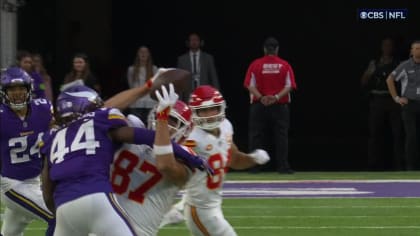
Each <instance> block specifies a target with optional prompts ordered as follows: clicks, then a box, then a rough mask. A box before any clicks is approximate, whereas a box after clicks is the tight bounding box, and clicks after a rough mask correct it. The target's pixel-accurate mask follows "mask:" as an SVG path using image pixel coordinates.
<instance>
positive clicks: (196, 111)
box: [184, 85, 270, 236]
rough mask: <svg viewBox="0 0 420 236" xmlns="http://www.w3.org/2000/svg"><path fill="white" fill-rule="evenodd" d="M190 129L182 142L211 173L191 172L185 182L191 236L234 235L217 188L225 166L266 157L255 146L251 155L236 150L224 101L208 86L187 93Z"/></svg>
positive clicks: (260, 161)
mask: <svg viewBox="0 0 420 236" xmlns="http://www.w3.org/2000/svg"><path fill="white" fill-rule="evenodd" d="M189 106H190V108H191V110H192V120H193V123H194V128H193V130H192V132H191V134H190V136H189V137H188V140H187V141H186V142H185V144H186V145H187V146H189V147H191V148H192V149H193V150H194V151H195V152H196V153H197V154H198V155H199V156H202V157H204V158H206V159H207V161H208V163H209V165H210V166H211V167H212V168H213V170H214V175H213V176H207V175H205V174H203V173H200V172H195V173H194V174H193V176H192V177H191V178H190V180H189V181H188V182H187V184H186V187H185V189H186V196H185V201H186V203H185V209H184V216H185V219H186V223H187V226H188V228H189V230H190V231H191V233H192V234H193V235H212V236H213V235H216V236H230V235H236V233H235V231H234V229H233V228H232V226H231V225H230V224H229V222H228V221H226V219H225V218H224V216H223V212H222V206H221V205H222V195H221V190H222V187H223V182H224V178H225V174H226V171H227V169H228V168H233V169H246V168H249V167H252V166H254V165H256V164H260V165H261V164H264V163H266V162H267V161H269V159H270V157H269V156H268V154H267V152H266V151H264V150H261V149H257V150H255V151H254V152H252V153H251V154H245V153H243V152H241V151H239V150H238V148H237V147H236V145H235V144H234V142H233V128H232V124H231V123H230V122H229V120H228V119H226V118H225V108H226V104H225V100H224V98H223V96H222V95H221V94H220V92H219V91H218V90H216V89H215V88H214V87H212V86H208V85H203V86H199V87H197V88H196V89H195V90H194V91H193V93H192V94H191V97H190V101H189Z"/></svg>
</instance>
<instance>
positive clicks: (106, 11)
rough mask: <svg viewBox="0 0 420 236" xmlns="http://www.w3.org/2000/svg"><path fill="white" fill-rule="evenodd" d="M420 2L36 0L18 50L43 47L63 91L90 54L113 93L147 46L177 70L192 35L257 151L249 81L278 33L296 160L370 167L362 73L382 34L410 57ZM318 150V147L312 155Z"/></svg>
mask: <svg viewBox="0 0 420 236" xmlns="http://www.w3.org/2000/svg"><path fill="white" fill-rule="evenodd" d="M419 5H420V3H419V2H417V1H398V2H397V1H380V2H379V1H331V2H328V1H312V2H307V1H305V2H304V1H293V2H282V1H279V2H274V1H273V2H269V1H258V2H252V3H251V2H250V3H244V2H232V1H224V2H222V3H219V2H214V1H167V2H165V1H111V0H90V1H82V0H74V1H54V0H45V1H35V0H27V1H26V4H25V6H23V7H21V8H20V9H19V14H18V48H19V49H27V50H30V51H38V52H41V53H42V54H43V55H44V56H45V60H46V65H47V68H48V70H49V72H50V73H51V75H52V77H53V79H54V86H55V88H56V89H57V88H58V86H59V85H60V83H61V81H62V79H63V77H64V74H65V73H66V72H67V71H68V70H69V69H70V60H71V57H72V55H73V53H75V52H78V51H84V52H86V53H88V55H90V59H91V62H92V64H93V66H92V67H93V71H94V72H95V73H96V74H97V76H98V77H99V78H100V80H101V84H102V86H103V87H104V96H105V97H107V96H110V95H112V94H114V93H116V92H119V91H121V90H122V89H124V88H125V70H126V68H127V66H128V65H129V64H131V63H132V60H133V58H134V54H135V51H136V49H137V47H138V46H140V45H143V44H146V45H148V46H149V47H150V48H151V50H152V53H153V57H154V60H155V63H156V64H157V65H159V66H164V67H171V66H174V65H175V63H176V57H177V56H178V55H180V54H181V53H183V52H184V51H185V50H186V48H185V39H186V37H187V35H188V33H190V32H192V31H196V32H198V33H199V34H201V36H202V38H203V39H204V40H205V46H204V50H205V51H208V52H210V53H211V54H213V55H214V57H215V61H216V66H217V69H218V73H219V77H220V82H221V87H222V92H223V94H224V96H225V98H226V100H227V102H228V110H227V114H228V117H229V118H230V120H231V121H232V123H233V124H234V126H235V131H236V139H235V142H236V143H237V144H238V146H239V147H240V148H241V149H243V150H247V123H248V94H247V91H246V90H245V89H244V88H243V86H242V82H243V77H244V74H245V70H246V68H247V66H248V64H249V63H250V62H251V60H253V59H255V58H256V57H259V56H261V55H262V41H263V40H264V38H265V37H267V36H269V35H274V36H275V37H277V38H278V40H279V41H280V52H279V54H280V56H281V57H283V58H285V59H286V60H288V61H289V62H290V63H291V65H292V66H293V68H294V70H295V73H296V80H297V84H298V90H297V91H296V92H295V93H294V94H293V104H292V107H291V111H292V113H291V120H292V121H291V130H290V146H291V148H290V162H291V165H292V167H294V169H296V170H298V171H300V170H362V169H363V168H364V167H365V159H366V156H367V103H366V102H367V100H366V97H365V96H364V95H363V93H362V91H361V90H360V86H359V84H360V83H359V78H360V76H361V74H362V72H363V70H364V69H365V67H366V65H367V62H368V60H369V59H370V58H371V57H372V56H373V55H375V54H376V53H377V51H378V48H379V40H380V39H381V38H382V37H384V36H391V37H394V38H395V39H396V41H397V44H398V45H399V48H398V50H399V54H400V55H401V56H402V58H406V57H407V56H408V50H409V43H410V42H411V40H413V39H420V31H419V30H418V22H420V6H419ZM360 8H406V9H408V19H406V20H400V21H384V20H376V21H362V20H360V19H358V15H357V9H360ZM309 153H310V154H309Z"/></svg>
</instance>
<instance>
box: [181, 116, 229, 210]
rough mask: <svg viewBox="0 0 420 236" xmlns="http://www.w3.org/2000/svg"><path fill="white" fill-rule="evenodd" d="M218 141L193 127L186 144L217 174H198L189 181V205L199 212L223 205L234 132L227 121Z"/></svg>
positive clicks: (221, 128)
mask: <svg viewBox="0 0 420 236" xmlns="http://www.w3.org/2000/svg"><path fill="white" fill-rule="evenodd" d="M219 129H220V133H219V137H216V136H214V135H213V134H210V133H208V132H206V131H204V130H202V129H199V128H197V127H194V129H193V131H192V132H191V134H190V136H189V137H188V140H187V142H186V143H187V146H189V147H191V148H192V149H193V150H194V152H196V153H197V155H199V156H201V157H203V158H206V160H207V162H208V163H209V165H210V166H211V167H212V168H213V170H214V175H213V176H208V175H207V174H206V172H203V171H196V172H195V173H194V174H193V176H191V178H190V180H189V181H188V183H187V185H186V187H185V189H186V202H187V204H189V205H192V206H195V207H199V208H213V207H219V206H220V205H221V204H222V193H221V191H222V187H223V182H224V178H225V174H226V172H227V170H228V167H227V164H228V161H229V158H230V149H231V145H232V137H233V128H232V124H231V123H230V121H229V120H228V119H224V121H223V122H222V123H221V124H220V126H219Z"/></svg>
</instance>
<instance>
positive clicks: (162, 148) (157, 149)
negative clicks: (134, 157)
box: [153, 144, 174, 155]
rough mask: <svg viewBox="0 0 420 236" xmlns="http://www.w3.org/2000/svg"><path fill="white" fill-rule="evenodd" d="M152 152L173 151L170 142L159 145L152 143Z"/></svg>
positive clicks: (165, 152) (164, 153)
mask: <svg viewBox="0 0 420 236" xmlns="http://www.w3.org/2000/svg"><path fill="white" fill-rule="evenodd" d="M153 153H154V154H155V155H166V154H171V153H174V151H173V148H172V144H169V145H165V146H160V145H153Z"/></svg>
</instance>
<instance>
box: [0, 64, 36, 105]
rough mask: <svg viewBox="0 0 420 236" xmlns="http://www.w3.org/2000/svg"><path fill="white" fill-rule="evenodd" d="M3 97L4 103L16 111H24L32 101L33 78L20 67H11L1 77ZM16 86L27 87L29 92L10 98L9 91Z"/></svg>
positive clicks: (0, 83)
mask: <svg viewBox="0 0 420 236" xmlns="http://www.w3.org/2000/svg"><path fill="white" fill-rule="evenodd" d="M0 85H1V95H2V97H3V100H4V103H5V104H7V105H9V106H10V107H11V108H12V109H14V110H21V109H23V108H24V107H25V106H26V105H27V104H28V103H29V102H30V101H31V93H32V78H31V76H29V75H28V73H26V72H25V71H24V70H23V69H21V68H19V67H9V68H8V69H6V71H4V72H3V73H2V75H1V80H0ZM14 86H23V87H26V89H27V91H26V92H25V93H23V94H15V95H13V97H10V96H9V94H8V93H7V90H8V89H9V88H11V87H14Z"/></svg>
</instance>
